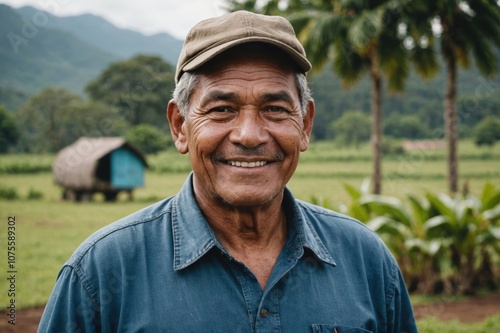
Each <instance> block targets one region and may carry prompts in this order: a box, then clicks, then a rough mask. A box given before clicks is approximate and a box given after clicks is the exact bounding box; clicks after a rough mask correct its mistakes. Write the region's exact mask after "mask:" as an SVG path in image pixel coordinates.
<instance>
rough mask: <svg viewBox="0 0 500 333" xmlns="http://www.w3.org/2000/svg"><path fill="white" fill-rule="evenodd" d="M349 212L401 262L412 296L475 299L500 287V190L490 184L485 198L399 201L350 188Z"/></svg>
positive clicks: (346, 208) (410, 198)
mask: <svg viewBox="0 0 500 333" xmlns="http://www.w3.org/2000/svg"><path fill="white" fill-rule="evenodd" d="M344 187H345V188H346V190H347V191H348V193H349V194H350V196H351V199H352V200H351V203H350V204H349V205H348V206H344V207H343V212H344V213H346V214H349V215H351V216H354V217H355V218H357V219H359V220H361V221H363V222H365V223H366V225H367V226H368V227H369V228H371V229H372V230H374V231H375V232H377V234H378V235H379V236H380V237H381V238H382V239H383V240H384V242H385V243H386V244H387V246H388V247H389V249H390V250H391V251H392V253H393V254H394V256H395V257H396V259H397V260H398V262H399V265H400V267H401V270H402V272H403V275H404V276H405V279H406V281H407V284H408V287H409V289H410V291H415V292H422V293H434V292H441V291H447V292H450V293H458V294H463V293H474V292H476V291H477V290H478V289H480V288H483V287H488V288H491V289H496V288H498V287H500V280H499V276H500V271H499V267H500V265H499V258H500V226H499V221H500V190H498V189H497V188H496V187H495V186H494V185H493V184H491V183H486V184H485V185H484V187H483V190H482V193H481V196H480V197H475V196H473V195H470V194H468V195H457V196H450V195H447V194H434V193H431V192H427V193H426V194H425V197H424V198H423V199H418V198H417V197H415V196H413V195H408V196H407V200H408V203H409V205H405V204H403V202H402V201H401V200H400V199H398V198H395V197H390V196H382V195H372V194H369V193H368V191H367V189H368V188H369V184H367V183H366V182H364V183H363V185H362V187H361V189H360V190H357V189H355V188H354V187H352V186H350V185H345V186H344Z"/></svg>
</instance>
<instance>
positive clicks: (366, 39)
mask: <svg viewBox="0 0 500 333" xmlns="http://www.w3.org/2000/svg"><path fill="white" fill-rule="evenodd" d="M279 3H280V1H277V0H270V1H267V2H266V3H265V4H264V5H263V6H262V7H259V8H257V1H255V0H244V1H238V0H228V1H227V4H228V6H227V7H226V9H227V10H229V11H235V10H239V9H246V10H252V11H256V12H261V13H265V14H279V15H283V16H286V17H287V18H288V19H289V20H290V22H291V23H292V25H293V26H294V28H295V31H296V33H297V35H298V37H299V39H300V40H301V42H302V44H303V45H304V48H305V50H306V53H307V55H308V58H309V60H310V61H311V63H312V64H313V67H314V69H315V71H316V72H318V71H321V70H322V69H323V67H324V66H325V65H326V64H328V63H330V62H331V64H332V70H333V71H334V72H335V73H336V74H337V75H338V76H339V77H340V78H341V79H342V82H343V85H344V86H345V87H351V86H353V85H354V84H356V83H357V82H359V81H360V80H361V79H362V78H363V77H364V76H365V75H366V74H367V75H368V76H369V77H370V80H371V87H372V88H371V106H370V108H371V117H372V121H371V124H372V125H371V126H372V129H371V132H372V135H371V143H372V149H373V172H372V183H373V193H376V194H379V193H381V191H382V182H381V179H382V86H383V78H384V77H386V78H387V81H388V88H389V90H390V91H402V90H403V88H404V86H403V83H404V81H405V79H406V78H407V77H408V75H409V64H410V60H413V61H414V63H415V64H416V65H417V72H418V73H420V74H423V75H424V76H429V75H431V74H434V73H435V72H436V70H437V64H436V62H435V61H432V60H433V58H432V57H429V55H428V54H429V53H432V50H431V48H429V47H428V45H427V44H425V45H424V43H420V42H419V41H420V39H421V37H422V36H424V37H425V32H426V31H425V29H426V28H427V26H426V25H422V24H418V22H417V23H416V22H413V21H411V22H413V23H412V24H411V25H408V24H407V23H405V20H407V19H408V18H410V17H411V16H408V15H407V14H406V12H405V11H404V10H402V8H400V5H399V4H398V3H396V2H394V1H389V0H377V1H373V0H372V1H370V0H361V1H360V0H343V1H338V0H316V1H304V0H289V1H288V2H287V7H286V8H285V9H280V7H279ZM408 26H410V27H412V29H411V32H412V33H413V35H412V36H411V38H412V40H413V41H417V42H416V43H415V42H414V43H413V45H411V47H408V46H407V45H405V42H407V41H408V39H409V38H410V36H409V33H408V29H404V28H405V27H408ZM425 59H430V60H431V61H424V60H425Z"/></svg>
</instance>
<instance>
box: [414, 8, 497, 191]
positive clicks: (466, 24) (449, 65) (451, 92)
mask: <svg viewBox="0 0 500 333" xmlns="http://www.w3.org/2000/svg"><path fill="white" fill-rule="evenodd" d="M413 3H414V4H413V5H409V6H408V7H407V9H408V12H409V14H411V15H413V16H415V17H417V18H418V19H419V20H420V22H418V21H417V22H414V23H415V26H416V27H423V28H424V29H423V30H424V36H425V37H426V38H427V40H430V41H431V43H432V42H433V40H435V39H437V38H439V41H440V44H441V45H440V52H441V55H442V58H443V62H444V64H445V67H446V74H447V80H446V88H445V94H444V120H445V126H444V127H445V129H444V130H445V133H446V139H447V146H448V147H447V151H448V174H449V178H448V189H449V191H450V192H452V193H453V192H457V190H458V161H457V137H458V127H457V119H458V114H457V113H458V112H457V108H456V99H457V96H456V93H457V84H458V80H457V71H458V67H459V66H462V67H470V64H471V60H472V59H475V62H476V65H477V68H478V69H479V71H480V72H481V73H482V74H483V75H484V76H486V77H493V75H494V74H496V73H497V71H498V68H497V65H498V64H497V59H496V57H495V53H494V50H495V47H500V4H499V3H498V2H497V1H495V0H488V1H483V0H469V1H467V2H464V1H461V0H452V1H450V0H438V1H433V2H430V3H428V4H426V5H422V4H421V3H420V2H419V1H416V2H413ZM411 15H409V16H411ZM436 23H439V26H440V28H441V29H440V30H441V31H440V33H439V34H438V36H435V35H436V34H435V33H433V29H432V28H433V25H436ZM417 30H420V29H417ZM425 30H427V32H425ZM431 51H432V52H431V53H430V54H429V55H428V57H427V59H426V60H427V61H433V59H434V58H436V56H435V54H434V50H433V49H432V50H431Z"/></svg>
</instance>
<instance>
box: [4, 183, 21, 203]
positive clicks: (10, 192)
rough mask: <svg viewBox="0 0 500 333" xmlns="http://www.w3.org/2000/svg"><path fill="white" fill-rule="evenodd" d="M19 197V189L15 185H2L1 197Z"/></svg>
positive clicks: (10, 198)
mask: <svg viewBox="0 0 500 333" xmlns="http://www.w3.org/2000/svg"><path fill="white" fill-rule="evenodd" d="M18 198H19V194H18V193H17V190H16V189H15V188H13V187H6V186H0V199H4V200H16V199H18Z"/></svg>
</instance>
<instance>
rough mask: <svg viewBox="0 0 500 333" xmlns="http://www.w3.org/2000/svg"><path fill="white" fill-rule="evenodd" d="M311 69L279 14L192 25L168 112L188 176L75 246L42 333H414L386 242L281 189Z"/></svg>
mask: <svg viewBox="0 0 500 333" xmlns="http://www.w3.org/2000/svg"><path fill="white" fill-rule="evenodd" d="M310 68H311V66H310V64H309V62H308V61H307V59H306V56H305V53H304V50H303V48H302V46H301V45H300V43H299V42H298V40H297V39H296V37H295V34H294V32H293V29H292V27H291V25H290V24H289V23H288V22H287V21H286V20H285V19H283V18H280V17H269V16H263V15H256V14H252V13H248V12H236V13H233V14H229V15H225V16H222V17H218V18H214V19H209V20H206V21H202V22H201V23H199V24H198V25H196V26H195V27H194V28H193V29H192V30H191V32H190V33H189V35H188V37H187V39H186V41H185V43H184V47H183V49H182V52H181V55H180V58H179V62H178V64H177V73H176V83H177V85H176V89H175V92H174V98H173V100H172V101H170V103H169V105H168V109H167V117H168V121H169V123H170V128H171V134H172V136H173V139H174V142H175V146H176V147H177V149H178V151H179V152H180V153H182V154H186V153H189V157H190V159H191V164H192V168H193V172H192V173H191V175H190V176H189V177H188V179H187V181H186V183H185V185H184V186H183V188H182V189H181V190H180V192H179V193H178V194H177V195H176V196H174V197H172V198H168V199H166V200H164V201H161V202H159V203H157V204H155V205H153V206H151V207H148V208H145V209H143V210H141V211H139V212H137V213H135V214H132V215H131V216H128V217H126V218H124V219H122V220H120V221H118V222H115V223H113V224H111V225H109V226H108V227H105V228H104V229H102V230H100V231H98V232H97V233H95V234H94V235H92V236H91V237H90V238H89V239H88V240H87V241H85V242H84V243H83V244H82V245H81V246H80V247H79V248H78V249H77V250H76V252H75V253H74V255H73V256H72V257H71V258H70V259H69V260H68V261H67V263H66V264H65V265H64V267H63V268H62V270H61V272H60V273H59V276H58V279H57V283H56V286H55V289H54V291H53V294H52V296H51V298H50V300H49V302H48V304H47V307H46V309H45V313H44V316H43V319H42V322H41V325H40V329H39V330H40V331H41V332H337V333H341V332H398V333H401V332H416V327H415V322H414V318H413V312H412V308H411V304H410V301H409V298H408V293H407V291H406V288H405V284H404V282H403V279H402V277H401V274H400V271H399V269H398V266H397V264H396V262H395V260H394V259H393V257H392V256H391V254H390V253H389V252H388V250H387V249H386V247H385V246H384V245H383V243H382V242H381V241H380V239H379V238H378V237H377V236H376V235H375V234H374V233H373V232H371V231H370V230H368V229H367V228H366V227H365V226H364V225H363V224H361V223H359V222H357V221H355V220H353V219H350V218H348V217H346V216H342V215H339V214H337V213H334V212H331V211H328V210H325V209H322V208H320V207H315V206H313V205H310V204H308V203H305V202H301V201H299V200H296V199H294V197H293V196H292V194H291V193H290V191H289V190H288V189H287V188H286V184H287V182H288V181H289V180H290V178H291V177H292V174H293V173H294V171H295V168H296V166H297V163H298V161H299V155H300V153H301V152H302V151H305V150H306V149H307V147H308V144H309V138H310V135H311V128H312V123H313V118H314V103H313V100H312V99H311V96H310V93H309V90H308V87H307V81H306V77H305V73H306V72H307V71H309V70H310Z"/></svg>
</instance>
